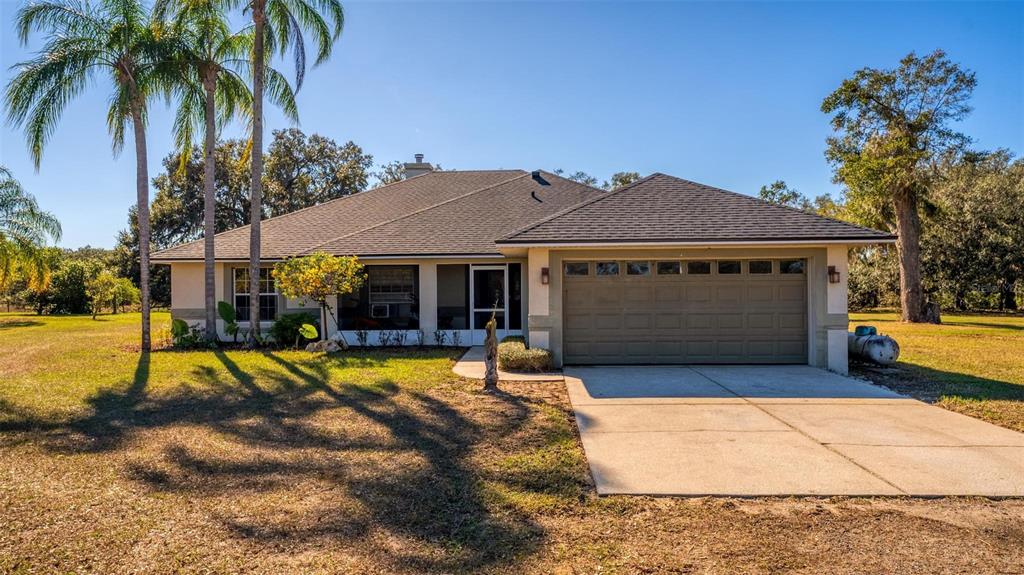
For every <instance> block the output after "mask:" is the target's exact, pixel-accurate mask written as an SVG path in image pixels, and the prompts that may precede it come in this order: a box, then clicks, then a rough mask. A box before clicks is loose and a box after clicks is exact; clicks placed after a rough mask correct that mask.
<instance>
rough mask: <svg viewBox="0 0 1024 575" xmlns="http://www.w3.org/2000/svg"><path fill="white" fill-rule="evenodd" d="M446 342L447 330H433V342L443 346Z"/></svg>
mask: <svg viewBox="0 0 1024 575" xmlns="http://www.w3.org/2000/svg"><path fill="white" fill-rule="evenodd" d="M447 342H448V332H446V331H444V330H443V329H435V330H434V344H435V345H438V346H441V347H444V344H445V343H447Z"/></svg>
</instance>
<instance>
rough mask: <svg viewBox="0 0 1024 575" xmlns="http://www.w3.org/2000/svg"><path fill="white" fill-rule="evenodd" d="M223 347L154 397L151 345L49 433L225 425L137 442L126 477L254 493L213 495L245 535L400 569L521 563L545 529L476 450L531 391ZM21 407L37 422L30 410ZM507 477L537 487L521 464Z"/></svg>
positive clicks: (518, 413)
mask: <svg viewBox="0 0 1024 575" xmlns="http://www.w3.org/2000/svg"><path fill="white" fill-rule="evenodd" d="M213 355H214V356H215V357H216V358H217V359H218V361H219V362H220V363H221V364H222V365H223V367H224V369H223V370H221V369H215V368H213V367H210V366H198V367H196V368H194V369H193V372H192V375H193V376H194V379H196V380H198V382H199V383H201V384H203V385H201V386H197V388H200V389H201V390H202V391H196V390H194V389H192V388H186V387H182V388H180V389H178V390H176V391H175V392H174V393H161V394H159V395H156V396H151V395H147V393H146V391H147V383H148V380H149V356H148V354H146V355H143V356H140V359H139V364H138V366H137V367H136V370H135V374H134V377H133V379H132V382H131V385H130V386H129V387H128V388H127V389H124V390H119V391H110V390H104V391H102V392H100V393H98V394H96V395H95V396H94V397H93V398H91V399H90V400H89V405H90V407H91V411H90V413H89V414H87V415H86V416H83V417H81V418H78V419H73V420H71V421H68V422H59V423H57V422H51V423H50V424H48V425H47V426H46V427H45V428H44V429H45V430H46V431H48V432H49V433H47V434H45V437H44V440H43V442H44V445H47V446H48V447H49V448H50V449H52V450H54V451H57V452H61V453H66V452H72V453H99V452H114V451H117V450H119V449H120V450H125V449H127V442H128V440H130V439H133V438H136V437H137V436H138V434H139V433H141V432H145V431H148V430H156V429H161V428H170V427H173V426H181V425H185V426H201V427H203V428H205V429H207V430H209V431H211V432H213V434H209V433H205V434H204V433H203V432H202V431H199V430H197V431H196V439H199V437H200V436H202V437H210V438H218V437H219V438H223V439H227V442H226V444H225V442H223V441H221V440H220V439H218V440H217V441H216V448H215V449H204V448H201V447H196V444H195V443H193V441H189V442H188V443H184V442H182V441H179V440H176V439H173V437H174V436H171V437H172V439H170V440H168V441H167V443H166V445H164V446H163V447H162V449H160V450H159V451H157V453H159V456H158V458H157V459H156V460H153V459H152V458H149V459H146V457H145V456H142V455H140V456H139V457H135V458H131V457H130V458H129V462H128V464H127V465H126V467H127V473H128V477H129V478H130V479H132V480H135V481H138V482H141V483H142V484H144V485H147V486H148V487H149V488H150V489H152V490H154V491H162V492H171V493H180V494H185V495H187V496H188V497H190V498H194V499H196V500H197V501H202V500H204V499H205V498H221V497H228V498H230V499H232V500H235V501H238V502H239V503H241V502H244V503H245V505H247V506H248V507H247V511H246V512H245V513H233V512H232V511H231V510H228V511H224V510H223V508H222V507H217V506H216V500H215V499H210V505H213V506H214V508H213V509H211V510H210V513H211V515H213V516H214V517H217V518H218V519H219V520H220V521H221V523H222V524H223V525H224V526H225V527H226V528H227V529H228V530H229V532H230V533H232V534H233V536H235V537H238V538H243V539H247V540H256V541H259V542H263V543H265V544H267V545H269V546H270V547H268V548H271V549H272V548H289V547H292V546H295V545H300V546H308V547H309V548H311V549H316V548H320V547H321V546H329V545H337V544H339V543H341V544H343V545H354V544H356V543H360V542H361V543H362V544H363V548H362V552H363V553H367V554H368V555H371V556H372V558H373V560H374V561H381V562H382V563H383V565H386V566H387V565H390V569H391V570H407V571H414V572H425V571H432V572H437V571H441V572H471V571H477V570H480V569H485V568H488V567H493V566H496V565H508V564H511V563H512V562H513V561H514V560H515V558H517V557H521V556H522V555H524V554H528V553H530V552H533V551H535V550H536V549H537V546H538V545H540V544H541V543H542V541H543V539H544V536H545V531H544V529H543V527H541V526H540V525H539V524H537V523H536V522H535V521H534V520H533V519H532V518H531V517H530V516H528V515H527V514H525V513H523V512H519V511H517V510H516V509H515V508H512V507H508V506H506V507H501V508H498V507H495V505H494V503H493V497H492V496H490V495H489V492H488V490H487V487H486V484H487V483H488V482H494V481H496V479H495V478H494V476H493V473H491V472H489V471H487V470H485V469H479V468H477V466H475V465H474V463H473V452H474V449H475V448H477V447H479V446H480V445H484V444H485V442H488V441H494V440H496V439H500V438H502V437H507V436H508V435H510V434H512V433H514V432H515V431H516V430H517V429H518V428H519V427H520V426H521V425H522V424H523V422H525V421H527V420H528V415H529V411H530V409H531V408H530V406H529V405H528V403H527V402H526V401H524V400H523V399H522V398H520V397H517V396H515V395H511V394H495V395H482V394H481V395H479V396H470V397H471V399H470V401H471V402H472V403H473V406H472V407H473V410H472V411H467V410H466V409H461V410H460V409H458V408H457V407H455V406H454V405H452V404H450V403H449V402H448V401H445V400H443V399H439V398H438V397H435V396H433V395H431V394H429V393H425V392H422V391H417V390H411V389H408V388H403V387H402V386H400V385H399V384H398V383H397V382H395V381H393V380H391V379H388V378H387V377H383V376H381V377H377V378H374V377H373V375H372V374H367V373H365V372H364V373H361V374H360V376H359V379H358V381H331V370H330V368H329V364H330V363H331V362H332V361H333V359H328V360H325V359H323V358H319V359H317V360H314V361H290V360H289V359H287V358H286V357H284V356H282V355H280V354H276V353H265V354H264V355H265V356H266V357H267V358H269V359H270V360H271V361H272V362H274V364H276V366H277V369H266V368H260V369H253V370H247V369H243V368H242V367H240V366H239V365H238V364H237V363H236V362H235V361H234V360H233V359H232V357H231V356H230V355H229V354H224V353H222V352H214V354H213ZM371 363H372V362H371ZM460 397H461V396H460ZM463 401H465V399H463ZM477 401H479V404H477V403H476V402H477ZM4 409H6V410H7V411H11V409H12V408H10V407H7V408H5V407H4V406H3V405H0V410H4ZM0 413H3V412H2V411H0ZM10 415H11V417H10V418H8V419H14V420H18V419H20V420H21V421H22V422H23V423H22V426H23V427H27V426H28V423H27V419H26V417H25V415H26V414H17V413H11V414H10ZM189 433H191V432H189ZM154 441H159V439H154ZM225 445H227V447H225ZM158 447H159V445H158ZM133 459H134V460H133ZM497 481H502V479H500V478H499V479H497ZM311 484H312V485H322V486H324V487H323V488H321V489H317V488H309V489H308V490H306V491H303V492H302V493H301V495H302V497H310V498H316V497H317V495H318V494H323V493H324V492H325V490H326V492H327V493H330V494H331V496H330V497H324V499H322V500H319V504H318V505H316V506H315V507H311V508H303V509H302V510H300V511H298V512H297V511H295V510H284V509H279V508H278V507H277V504H276V503H275V501H274V495H273V493H274V492H280V491H282V490H294V489H304V488H305V487H308V486H310V485H311ZM508 485H509V486H511V487H514V488H516V489H520V490H523V489H530V487H531V483H530V481H528V480H526V479H524V477H522V476H521V474H520V475H511V476H510V477H509V478H508ZM296 486H299V487H296ZM537 489H538V490H543V489H544V486H543V485H539V486H538V487H537ZM381 533H387V534H389V536H390V537H392V538H394V539H396V540H398V541H402V542H404V543H403V544H402V545H395V546H389V547H387V548H381V547H380V546H379V545H377V544H376V540H375V539H373V538H374V537H379V536H380V534H381ZM386 569H387V567H386Z"/></svg>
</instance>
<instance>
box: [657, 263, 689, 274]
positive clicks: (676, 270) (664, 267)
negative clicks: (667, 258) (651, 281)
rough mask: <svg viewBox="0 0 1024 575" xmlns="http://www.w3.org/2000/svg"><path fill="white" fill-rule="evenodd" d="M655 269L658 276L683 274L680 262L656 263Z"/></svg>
mask: <svg viewBox="0 0 1024 575" xmlns="http://www.w3.org/2000/svg"><path fill="white" fill-rule="evenodd" d="M657 268H658V275H659V276H671V275H679V274H681V273H683V266H682V263H681V262H658V266H657Z"/></svg>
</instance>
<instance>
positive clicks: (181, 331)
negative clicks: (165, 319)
mask: <svg viewBox="0 0 1024 575" xmlns="http://www.w3.org/2000/svg"><path fill="white" fill-rule="evenodd" d="M171 339H172V341H173V342H174V347H176V348H179V349H196V348H209V349H214V348H216V347H217V342H215V341H212V340H209V339H206V331H205V330H203V328H201V327H199V326H190V325H189V324H188V323H186V322H185V321H184V320H182V319H179V318H175V319H173V320H171Z"/></svg>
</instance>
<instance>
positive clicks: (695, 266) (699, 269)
mask: <svg viewBox="0 0 1024 575" xmlns="http://www.w3.org/2000/svg"><path fill="white" fill-rule="evenodd" d="M686 273H687V274H688V275H692V276H694V275H709V274H710V273H711V262H703V261H695V262H686Z"/></svg>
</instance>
